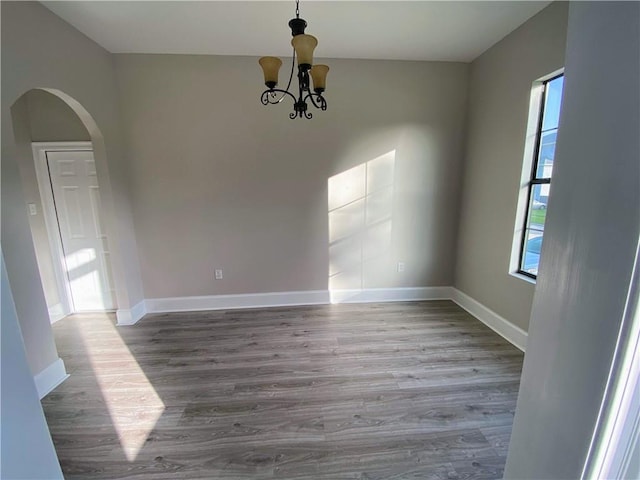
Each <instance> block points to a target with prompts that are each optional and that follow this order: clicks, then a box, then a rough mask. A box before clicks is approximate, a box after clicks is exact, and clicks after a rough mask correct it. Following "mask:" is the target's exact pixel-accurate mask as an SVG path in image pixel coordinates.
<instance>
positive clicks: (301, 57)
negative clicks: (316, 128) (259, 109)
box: [258, 0, 329, 119]
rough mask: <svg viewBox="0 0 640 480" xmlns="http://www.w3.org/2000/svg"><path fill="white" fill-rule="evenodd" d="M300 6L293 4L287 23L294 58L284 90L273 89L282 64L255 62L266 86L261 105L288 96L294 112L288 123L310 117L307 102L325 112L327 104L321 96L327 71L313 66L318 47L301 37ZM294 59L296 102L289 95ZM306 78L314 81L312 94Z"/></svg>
mask: <svg viewBox="0 0 640 480" xmlns="http://www.w3.org/2000/svg"><path fill="white" fill-rule="evenodd" d="M299 3H300V2H299V0H296V18H293V19H291V20H290V21H289V27H290V28H291V35H292V36H293V39H291V45H292V46H293V56H292V58H291V73H290V74H289V83H288V84H287V88H286V90H282V89H279V88H276V85H278V71H279V70H280V67H281V66H282V60H280V59H279V58H278V57H262V58H261V59H260V60H259V62H258V63H260V66H261V67H262V71H263V73H264V84H265V85H266V86H267V90H265V91H264V92H262V96H261V97H260V101H261V102H262V104H263V105H269V104H276V103H280V102H282V100H284V98H285V97H286V96H287V95H288V96H290V97H291V98H292V99H293V112H291V113H290V114H289V118H291V119H294V118H296V117H298V118H302V117H304V118H311V117H313V115H312V114H311V112H308V111H307V101H310V102H311V104H312V105H313V106H314V107H316V108H319V109H320V110H326V109H327V101H326V100H325V99H324V97H323V96H322V92H324V90H325V88H326V85H327V72H328V71H329V67H327V66H326V65H313V50H314V49H315V48H316V46H317V45H318V39H317V38H316V37H314V36H312V35H306V34H305V33H304V29H305V28H306V27H307V22H306V21H304V20H303V19H302V18H300V8H299ZM296 57H297V58H298V98H296V96H295V95H294V94H293V93H291V92H289V87H291V80H292V79H293V70H294V67H295V60H296ZM309 76H311V79H312V81H313V92H312V91H311V89H310V83H309Z"/></svg>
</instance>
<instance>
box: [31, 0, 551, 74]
mask: <svg viewBox="0 0 640 480" xmlns="http://www.w3.org/2000/svg"><path fill="white" fill-rule="evenodd" d="M42 3H43V4H44V5H45V6H46V7H47V8H49V9H50V10H51V11H53V12H54V13H56V14H57V15H58V16H60V17H62V18H63V19H64V20H66V21H67V22H69V23H70V24H72V25H73V26H75V27H76V28H77V29H78V30H80V31H81V32H83V33H84V34H85V35H87V36H88V37H90V38H92V39H93V40H94V41H96V42H97V43H98V44H100V45H102V46H103V47H104V48H105V49H107V50H108V51H110V52H113V53H183V54H212V55H252V56H262V55H277V56H288V55H290V54H291V46H290V38H291V31H290V30H289V27H288V26H287V23H288V21H289V19H291V18H293V17H294V16H295V2H294V1H293V0H291V1H251V2H247V1H225V2H222V1H197V2H192V1H135V2H131V1H62V2H61V1H44V2H42ZM549 3H550V2H549V1H536V2H533V1H532V2H529V1H495V2H485V1H466V2H462V1H451V0H449V1H439V2H436V1H409V2H405V1H327V0H315V1H310V0H302V2H301V3H300V16H301V17H302V18H304V19H305V20H306V21H307V23H308V24H309V25H308V27H307V32H306V33H309V34H312V35H314V36H316V37H317V38H318V40H319V43H318V47H317V49H316V57H330V58H366V59H390V60H441V61H462V62H469V61H472V60H473V59H475V58H476V57H477V56H478V55H480V54H481V53H482V52H484V51H485V50H486V49H487V48H489V47H490V46H492V45H493V44H495V43H496V42H498V41H499V40H500V39H502V38H504V37H505V36H506V35H507V34H509V33H510V32H512V31H513V30H515V29H516V28H517V27H518V26H520V25H521V24H522V23H524V22H525V21H526V20H527V19H529V18H530V17H531V16H533V15H535V14H536V13H537V12H539V11H540V10H542V8H544V7H545V6H546V5H548V4H549Z"/></svg>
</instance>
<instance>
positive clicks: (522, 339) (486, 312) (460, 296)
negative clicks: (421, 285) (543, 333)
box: [450, 287, 527, 352]
mask: <svg viewBox="0 0 640 480" xmlns="http://www.w3.org/2000/svg"><path fill="white" fill-rule="evenodd" d="M451 290H452V296H451V297H450V298H451V300H453V301H454V302H455V303H457V304H458V305H460V306H461V307H462V308H464V309H465V310H466V311H467V312H469V313H470V314H471V315H473V316H474V317H476V318H477V319H478V320H480V321H481V322H482V323H484V324H485V325H486V326H487V327H489V328H490V329H491V330H493V331H494V332H496V333H498V334H499V335H500V336H502V337H504V338H505V339H506V340H507V341H509V342H510V343H511V344H512V345H514V346H515V347H517V348H519V349H520V350H522V351H523V352H524V351H525V349H526V348H527V332H525V331H524V330H522V329H521V328H520V327H518V326H516V325H514V324H513V323H511V322H510V321H509V320H507V319H506V318H504V317H501V316H500V315H498V314H497V313H496V312H494V311H493V310H490V309H489V308H487V307H485V306H484V305H483V304H481V303H480V302H478V301H477V300H475V299H473V298H471V297H470V296H469V295H467V294H466V293H463V292H461V291H460V290H458V289H456V288H453V287H452V288H451Z"/></svg>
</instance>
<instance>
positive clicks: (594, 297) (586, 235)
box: [505, 2, 640, 479]
mask: <svg viewBox="0 0 640 480" xmlns="http://www.w3.org/2000/svg"><path fill="white" fill-rule="evenodd" d="M639 31H640V4H638V3H637V2H629V3H626V2H624V3H623V2H620V3H618V2H575V3H572V4H571V7H570V11H569V26H568V35H567V53H566V70H565V74H566V75H565V84H564V85H565V86H564V100H563V102H564V103H563V112H562V114H561V119H560V135H559V136H558V145H557V150H556V162H555V166H554V172H553V189H552V190H551V196H550V199H549V209H548V212H547V225H546V233H545V240H544V245H543V248H542V262H541V265H540V277H539V279H538V285H537V289H536V294H535V298H534V302H533V309H532V314H531V325H530V329H529V346H528V348H527V355H526V356H525V362H524V369H523V375H522V382H521V385H520V395H519V398H518V406H517V410H516V416H515V421H514V426H513V435H512V437H511V444H510V447H509V456H508V459H507V466H506V470H505V478H509V479H519V478H527V479H530V478H539V479H565V478H567V479H574V478H579V477H580V473H581V470H582V467H583V464H584V461H585V458H586V455H587V449H588V446H589V441H590V439H591V436H592V433H593V430H594V427H595V424H596V419H597V416H598V410H599V407H600V403H601V401H602V396H603V390H604V387H605V385H606V381H607V375H608V371H609V367H610V365H611V361H612V358H613V352H614V348H615V345H616V339H617V335H618V331H619V329H620V324H621V321H622V318H623V309H624V306H625V300H626V296H627V292H628V290H629V286H630V281H631V274H632V269H633V266H634V258H635V253H636V247H637V244H638V238H639V236H640V212H639V210H640V163H639V161H638V159H639V158H640V144H639V143H638V132H640V109H639V106H640V89H639V88H638V85H640V39H639V34H638V32H639Z"/></svg>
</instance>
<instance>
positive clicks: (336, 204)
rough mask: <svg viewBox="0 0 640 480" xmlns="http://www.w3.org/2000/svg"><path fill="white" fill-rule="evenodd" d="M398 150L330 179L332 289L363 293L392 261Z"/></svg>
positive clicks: (330, 283)
mask: <svg viewBox="0 0 640 480" xmlns="http://www.w3.org/2000/svg"><path fill="white" fill-rule="evenodd" d="M395 154H396V152H395V150H392V151H390V152H388V153H386V154H384V155H381V156H380V157H377V158H375V159H373V160H370V161H368V162H365V163H362V164H360V165H357V166H355V167H353V168H351V169H349V170H346V171H345V172H342V173H339V174H337V175H334V176H333V177H331V178H329V181H328V187H329V188H328V191H329V198H328V211H329V212H328V214H329V290H330V291H336V290H361V289H363V288H367V287H368V285H367V280H368V279H372V280H374V281H375V278H376V276H377V275H378V273H379V272H381V271H383V270H384V269H385V266H386V265H388V264H389V261H390V258H389V256H390V251H391V231H392V216H393V193H394V188H393V186H394V169H395Z"/></svg>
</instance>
